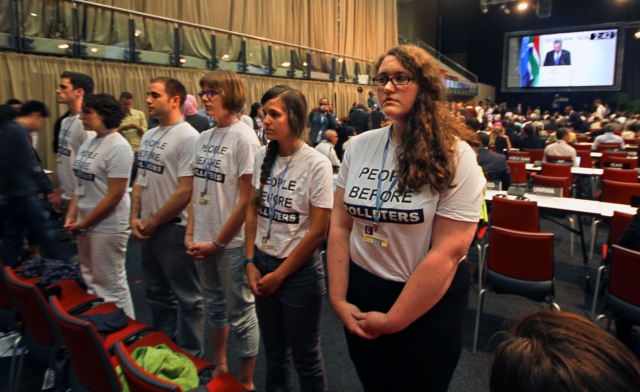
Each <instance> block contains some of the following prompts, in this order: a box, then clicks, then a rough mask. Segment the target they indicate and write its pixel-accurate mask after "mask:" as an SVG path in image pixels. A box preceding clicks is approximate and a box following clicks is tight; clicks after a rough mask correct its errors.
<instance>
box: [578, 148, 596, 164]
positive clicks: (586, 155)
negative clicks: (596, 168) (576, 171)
mask: <svg viewBox="0 0 640 392" xmlns="http://www.w3.org/2000/svg"><path fill="white" fill-rule="evenodd" d="M576 156H578V157H580V167H587V168H591V167H593V163H592V161H591V149H589V150H576Z"/></svg>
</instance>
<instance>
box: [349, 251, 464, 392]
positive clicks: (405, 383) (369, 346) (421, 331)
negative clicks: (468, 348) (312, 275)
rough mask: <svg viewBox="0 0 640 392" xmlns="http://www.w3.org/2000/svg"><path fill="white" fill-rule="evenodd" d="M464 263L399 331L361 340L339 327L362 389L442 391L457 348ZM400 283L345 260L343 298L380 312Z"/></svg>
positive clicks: (389, 304)
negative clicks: (447, 284)
mask: <svg viewBox="0 0 640 392" xmlns="http://www.w3.org/2000/svg"><path fill="white" fill-rule="evenodd" d="M470 284H471V283H470V277H469V268H468V266H467V263H466V262H462V263H460V264H458V270H457V271H456V275H455V277H454V279H453V281H452V282H451V286H450V287H449V290H447V292H446V293H445V295H444V297H442V299H441V300H440V302H438V303H437V304H436V305H435V306H434V307H433V308H431V310H429V311H428V312H427V313H425V314H424V315H422V316H421V317H420V318H418V319H417V320H416V321H414V322H413V323H412V324H411V325H409V326H408V327H407V328H405V329H404V330H402V331H400V332H397V333H395V334H392V335H381V336H379V337H377V338H375V339H373V340H367V339H363V338H360V337H358V336H357V335H352V334H350V333H348V332H346V330H345V334H346V337H347V346H348V347H349V356H350V357H351V360H352V361H353V364H354V365H355V367H356V371H357V372H358V377H359V378H360V382H361V383H362V385H363V386H364V389H365V391H421V392H422V391H446V390H447V389H448V387H449V383H450V382H451V377H452V376H453V372H454V370H455V368H456V366H457V365H458V360H459V359H460V353H461V351H462V332H463V321H464V316H465V313H466V311H467V301H468V299H469V286H470ZM404 285H405V283H403V282H393V281H389V280H385V279H382V278H380V277H377V276H375V275H373V274H371V273H370V272H368V271H366V270H364V269H363V268H361V267H359V266H357V265H356V264H354V263H353V262H351V267H350V271H349V289H348V291H347V301H348V302H350V303H352V304H354V305H356V306H358V308H360V310H361V311H363V312H370V311H378V312H383V313H386V312H388V311H389V309H391V307H392V306H393V304H394V303H395V301H396V299H397V298H398V296H399V295H400V292H401V291H402V289H403V288H404Z"/></svg>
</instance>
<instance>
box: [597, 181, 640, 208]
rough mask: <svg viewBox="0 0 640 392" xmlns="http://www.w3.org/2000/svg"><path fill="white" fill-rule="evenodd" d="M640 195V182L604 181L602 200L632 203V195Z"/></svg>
mask: <svg viewBox="0 0 640 392" xmlns="http://www.w3.org/2000/svg"><path fill="white" fill-rule="evenodd" d="M632 196H640V184H638V183H635V184H630V183H627V182H619V181H602V195H601V197H600V201H603V202H605V203H617V204H625V205H628V206H629V205H631V197H632Z"/></svg>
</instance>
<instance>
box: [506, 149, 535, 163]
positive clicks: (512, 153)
mask: <svg viewBox="0 0 640 392" xmlns="http://www.w3.org/2000/svg"><path fill="white" fill-rule="evenodd" d="M511 157H519V158H520V159H519V160H520V161H521V162H531V156H530V155H529V152H528V151H507V158H511ZM524 158H526V159H524Z"/></svg>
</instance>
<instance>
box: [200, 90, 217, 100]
mask: <svg viewBox="0 0 640 392" xmlns="http://www.w3.org/2000/svg"><path fill="white" fill-rule="evenodd" d="M218 94H220V92H218V91H213V90H202V91H200V92H199V93H198V96H199V97H200V99H202V98H203V97H204V96H205V95H206V96H207V98H209V99H211V98H213V97H214V96H215V95H218Z"/></svg>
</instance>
